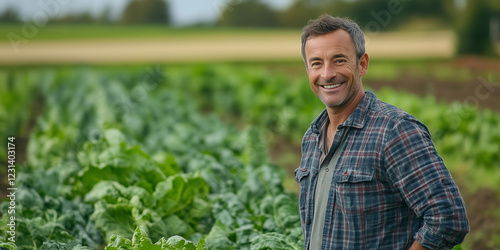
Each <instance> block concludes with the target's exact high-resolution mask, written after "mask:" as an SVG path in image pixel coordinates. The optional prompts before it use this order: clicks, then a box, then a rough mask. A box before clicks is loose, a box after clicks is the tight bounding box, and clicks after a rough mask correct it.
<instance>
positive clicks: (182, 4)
mask: <svg viewBox="0 0 500 250" xmlns="http://www.w3.org/2000/svg"><path fill="white" fill-rule="evenodd" d="M129 1H130V0H0V13H3V12H4V11H5V10H6V9H8V8H9V7H12V8H15V9H17V10H18V11H19V12H20V14H21V18H22V19H23V20H29V19H32V18H33V16H34V15H35V13H37V12H40V11H43V12H45V13H47V14H49V15H57V16H64V15H66V14H67V13H82V12H87V11H90V12H91V13H92V14H94V15H98V14H99V13H101V12H102V11H103V10H104V9H105V8H106V7H109V8H110V9H111V14H112V15H113V16H114V17H116V16H118V15H119V14H120V13H121V11H122V10H123V8H125V6H126V4H127V3H128V2H129ZM168 2H169V4H170V11H171V13H170V15H171V18H172V21H173V23H174V24H175V25H177V26H183V25H190V24H195V23H200V22H213V21H215V20H216V18H217V16H218V15H219V13H220V12H221V11H222V9H223V8H224V6H225V5H226V4H227V3H229V2H230V0H168ZM263 2H266V3H268V4H269V5H270V6H272V7H273V8H277V9H280V8H286V7H287V6H289V5H290V4H291V3H292V2H293V0H263Z"/></svg>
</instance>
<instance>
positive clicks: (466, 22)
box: [457, 0, 493, 55]
mask: <svg viewBox="0 0 500 250" xmlns="http://www.w3.org/2000/svg"><path fill="white" fill-rule="evenodd" d="M463 11H464V13H463V15H462V17H460V19H459V21H461V22H460V23H459V26H458V29H457V39H458V40H457V54H459V55H465V54H475V55H491V54H492V52H493V44H492V41H491V38H490V20H491V18H492V17H491V11H490V7H489V4H488V2H487V0H467V3H466V6H465V9H464V10H463Z"/></svg>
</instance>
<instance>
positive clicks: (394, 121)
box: [369, 98, 428, 131]
mask: <svg viewBox="0 0 500 250" xmlns="http://www.w3.org/2000/svg"><path fill="white" fill-rule="evenodd" d="M369 114H370V116H371V118H372V119H381V120H383V121H385V122H384V124H386V128H394V127H397V126H403V127H408V126H409V127H415V126H416V127H420V128H422V129H424V130H426V131H427V130H428V129H427V127H426V126H425V124H423V123H422V122H421V121H420V120H418V119H417V118H416V117H415V116H413V115H411V114H410V113H408V112H406V111H404V110H403V109H401V108H399V107H396V106H394V105H392V104H389V103H386V102H384V101H382V100H380V99H378V98H376V99H375V101H373V102H372V103H371V105H370V108H369Z"/></svg>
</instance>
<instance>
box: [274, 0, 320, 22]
mask: <svg viewBox="0 0 500 250" xmlns="http://www.w3.org/2000/svg"><path fill="white" fill-rule="evenodd" d="M320 14H322V13H321V8H320V7H319V6H318V5H317V4H311V3H310V2H309V1H307V0H295V1H294V2H293V3H292V4H291V5H290V7H288V8H287V9H285V10H283V11H281V12H280V13H279V15H278V16H279V22H280V26H283V27H290V28H302V27H303V26H304V25H306V24H307V22H308V21H309V20H312V19H315V18H317V17H318V16H319V15H320Z"/></svg>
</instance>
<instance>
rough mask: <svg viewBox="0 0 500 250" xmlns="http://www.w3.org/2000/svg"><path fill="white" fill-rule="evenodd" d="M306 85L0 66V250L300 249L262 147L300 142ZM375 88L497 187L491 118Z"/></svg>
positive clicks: (277, 177) (458, 162)
mask: <svg viewBox="0 0 500 250" xmlns="http://www.w3.org/2000/svg"><path fill="white" fill-rule="evenodd" d="M306 81H307V79H296V80H290V79H289V78H288V77H286V76H284V75H280V74H271V73H269V72H267V71H264V70H262V71H259V70H256V69H255V68H252V67H236V66H224V65H218V66H207V65H198V66H185V67H172V66H169V67H160V66H146V67H132V68H128V69H126V70H124V69H111V68H109V69H95V68H80V69H76V68H72V69H69V68H58V69H18V70H4V71H1V72H0V95H1V96H0V104H1V105H0V123H2V124H4V125H3V126H2V127H0V134H1V135H3V137H2V140H7V137H16V138H17V139H16V140H17V141H16V142H17V143H20V144H18V146H19V145H22V140H23V137H26V138H27V142H28V143H27V144H26V146H25V149H21V148H18V149H17V154H18V156H19V157H24V158H25V159H23V160H24V163H23V164H18V165H16V168H15V169H16V180H15V187H16V188H17V191H16V200H15V202H16V204H15V205H16V206H15V217H16V219H15V237H14V238H12V233H10V232H9V229H8V227H4V226H2V228H1V230H0V247H6V248H8V249H87V248H91V249H92V248H104V247H105V248H106V249H132V248H134V249H184V248H185V249H202V248H203V247H205V248H208V249H301V248H302V232H301V228H300V219H299V215H298V210H297V198H296V195H295V194H293V193H291V192H290V191H287V190H285V189H284V188H283V185H282V183H283V179H284V175H285V173H284V170H283V169H282V168H280V167H279V166H275V165H273V164H270V160H269V157H268V152H267V144H266V141H269V140H272V139H273V136H277V135H279V136H282V137H286V138H289V139H291V140H296V141H297V142H298V143H299V142H300V137H301V136H302V134H303V133H304V131H305V130H306V129H307V127H308V126H309V123H310V122H311V121H312V119H313V118H314V117H315V116H316V115H317V114H318V113H319V112H320V111H321V110H322V108H323V107H322V104H321V103H320V102H319V101H317V100H316V98H315V97H314V96H313V95H312V93H311V92H310V90H309V85H308V84H307V82H306ZM376 94H377V95H378V97H379V98H381V99H382V100H386V101H388V102H390V103H393V104H395V105H397V106H399V107H402V108H403V109H405V110H407V111H408V112H410V113H412V114H414V115H415V116H417V117H418V118H419V119H421V120H422V121H423V122H424V123H426V124H427V125H428V126H429V128H430V130H431V133H432V135H433V137H434V141H435V143H436V146H437V148H438V151H439V152H440V153H441V155H442V156H443V158H444V159H445V162H447V163H448V166H449V167H450V168H452V169H453V168H457V169H458V168H459V167H460V169H462V170H461V171H464V173H465V174H468V173H472V172H473V170H472V167H471V168H468V167H467V166H474V173H478V172H480V173H484V176H489V179H490V180H492V181H491V183H492V184H491V185H498V184H497V183H498V182H497V180H498V179H500V178H496V177H495V175H494V173H495V172H499V171H494V170H496V169H497V170H498V168H500V155H499V154H498V152H499V151H500V148H499V147H500V130H498V129H497V128H498V126H499V125H500V116H499V115H498V114H496V113H493V112H490V111H482V112H479V111H478V110H477V109H476V108H474V107H468V106H464V105H461V104H460V103H456V104H452V105H446V104H439V103H436V101H435V100H434V99H432V98H419V97H416V96H413V95H410V94H404V93H396V92H394V91H391V90H382V91H377V92H376ZM212 111H213V112H212ZM223 119H224V120H226V119H230V120H231V121H232V122H234V123H236V124H237V126H236V125H231V124H232V123H227V122H223V121H222V120H223ZM457 145H460V146H459V147H457ZM6 146H7V142H6V141H5V142H4V143H2V144H1V145H0V156H1V158H2V159H6V152H7V149H6ZM21 151H22V152H21ZM297 164H298V163H297ZM2 166H5V165H2ZM457 166H459V167H457ZM463 166H465V167H463ZM1 171H2V172H3V173H6V172H7V170H6V169H2V170H1ZM481 171H482V172H481ZM474 176H478V177H474ZM474 176H471V178H472V179H473V178H480V177H481V176H479V175H474ZM4 179H5V178H4ZM0 181H4V180H0ZM483 183H487V182H485V181H483ZM8 211H9V201H8V200H6V201H4V202H3V203H2V205H1V213H2V217H1V222H0V223H1V224H2V225H7V224H9V223H10V222H11V220H10V218H11V216H12V214H9V213H8ZM11 239H15V244H14V242H12V240H11Z"/></svg>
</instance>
